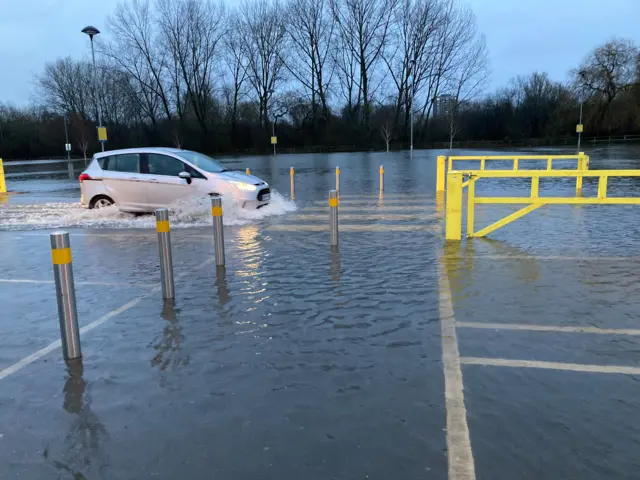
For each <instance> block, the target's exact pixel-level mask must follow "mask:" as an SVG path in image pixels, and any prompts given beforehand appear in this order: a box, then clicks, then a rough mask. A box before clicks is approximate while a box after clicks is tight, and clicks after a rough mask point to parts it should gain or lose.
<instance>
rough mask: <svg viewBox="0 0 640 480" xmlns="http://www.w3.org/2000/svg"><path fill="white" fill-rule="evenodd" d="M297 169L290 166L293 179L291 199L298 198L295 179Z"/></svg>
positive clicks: (290, 175)
mask: <svg viewBox="0 0 640 480" xmlns="http://www.w3.org/2000/svg"><path fill="white" fill-rule="evenodd" d="M295 174H296V171H295V170H294V168H293V167H289V177H290V180H291V200H293V199H295V198H296V180H295Z"/></svg>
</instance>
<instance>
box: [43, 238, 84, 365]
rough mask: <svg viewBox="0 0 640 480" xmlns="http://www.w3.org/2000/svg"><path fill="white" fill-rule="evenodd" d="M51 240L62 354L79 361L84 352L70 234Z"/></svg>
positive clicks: (65, 357)
mask: <svg viewBox="0 0 640 480" xmlns="http://www.w3.org/2000/svg"><path fill="white" fill-rule="evenodd" d="M50 239H51V259H52V261H53V278H54V280H55V282H56V297H57V300H58V319H59V320H60V339H61V340H62V354H63V355H64V359H65V360H74V359H79V358H82V350H81V348H80V330H79V328H78V310H77V308H76V289H75V286H74V283H73V265H72V263H71V243H70V242H69V234H68V233H67V232H54V233H52V234H51V235H50Z"/></svg>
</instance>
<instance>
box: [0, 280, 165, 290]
mask: <svg viewBox="0 0 640 480" xmlns="http://www.w3.org/2000/svg"><path fill="white" fill-rule="evenodd" d="M0 283H32V284H53V283H55V282H54V281H53V280H29V279H13V278H0ZM74 283H75V284H76V285H95V286H101V287H120V286H124V287H141V288H150V287H153V285H152V284H149V283H126V282H74Z"/></svg>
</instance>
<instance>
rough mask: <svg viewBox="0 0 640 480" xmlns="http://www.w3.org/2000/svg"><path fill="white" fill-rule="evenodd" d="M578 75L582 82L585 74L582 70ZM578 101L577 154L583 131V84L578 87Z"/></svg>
mask: <svg viewBox="0 0 640 480" xmlns="http://www.w3.org/2000/svg"><path fill="white" fill-rule="evenodd" d="M578 75H580V79H581V80H582V81H583V82H584V80H585V77H586V76H587V72H585V71H584V70H580V71H579V72H578ZM578 100H579V101H580V120H579V121H578V125H577V126H576V131H577V132H578V153H579V152H580V141H581V140H582V131H583V130H584V126H583V124H582V105H583V103H584V84H583V85H581V86H580V93H579V98H578Z"/></svg>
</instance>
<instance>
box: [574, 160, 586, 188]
mask: <svg viewBox="0 0 640 480" xmlns="http://www.w3.org/2000/svg"><path fill="white" fill-rule="evenodd" d="M578 170H580V171H581V170H585V168H584V152H580V153H578ZM581 196H582V177H577V178H576V197H581Z"/></svg>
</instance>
